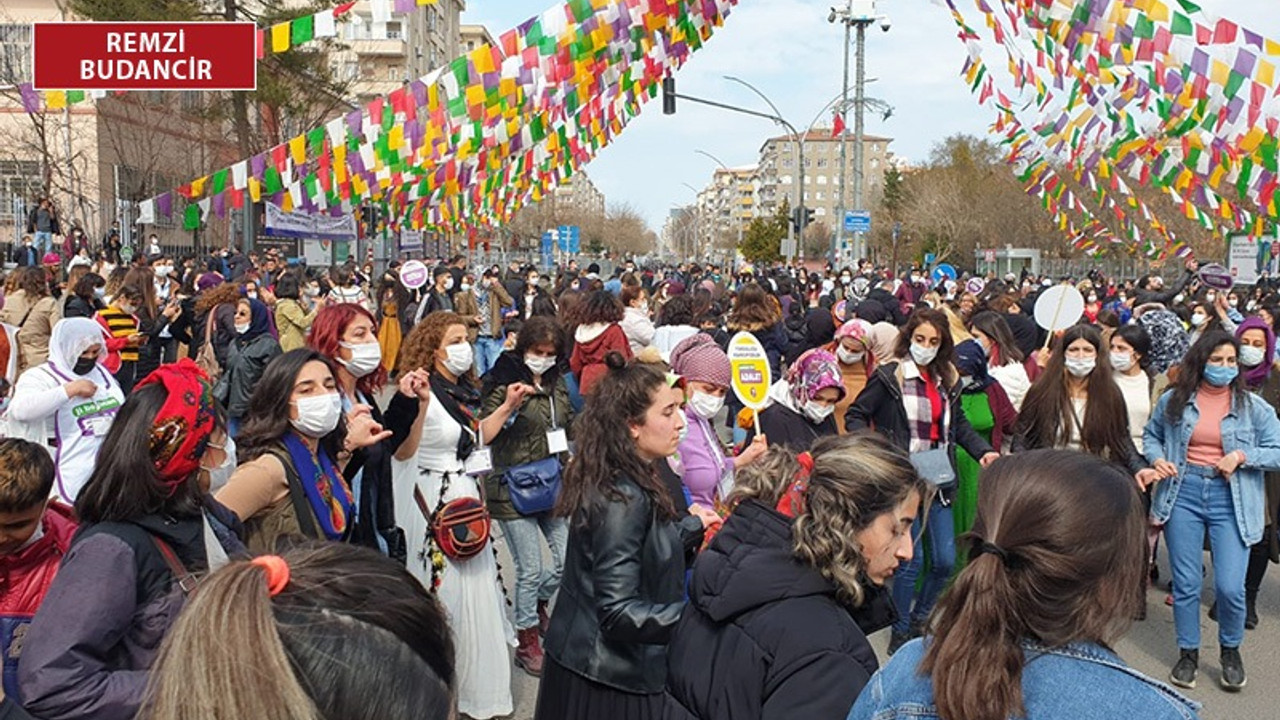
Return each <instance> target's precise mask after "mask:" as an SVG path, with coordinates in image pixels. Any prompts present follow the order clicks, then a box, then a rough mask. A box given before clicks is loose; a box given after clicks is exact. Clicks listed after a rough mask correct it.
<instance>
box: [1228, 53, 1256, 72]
mask: <svg viewBox="0 0 1280 720" xmlns="http://www.w3.org/2000/svg"><path fill="white" fill-rule="evenodd" d="M1257 63H1258V57H1257V56H1256V55H1254V54H1253V53H1251V52H1249V51H1248V50H1245V49H1244V48H1240V50H1239V51H1238V52H1237V53H1236V64H1235V68H1234V69H1235V71H1236V72H1238V73H1240V74H1241V75H1244V76H1245V77H1252V76H1253V68H1254V66H1255V65H1257Z"/></svg>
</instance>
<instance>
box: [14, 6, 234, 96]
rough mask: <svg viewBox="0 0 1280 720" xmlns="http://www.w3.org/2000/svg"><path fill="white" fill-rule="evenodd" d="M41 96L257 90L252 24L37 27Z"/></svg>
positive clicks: (35, 44) (34, 47)
mask: <svg viewBox="0 0 1280 720" xmlns="http://www.w3.org/2000/svg"><path fill="white" fill-rule="evenodd" d="M32 55H33V60H34V68H33V71H34V72H33V74H34V83H33V84H34V86H35V88H36V89H37V90H254V89H256V88H257V85H258V62H257V26H255V25H254V24H253V23H249V22H194V23H159V22H157V23H141V22H123V23H117V22H110V23H108V22H65V23H35V33H34V38H33V42H32Z"/></svg>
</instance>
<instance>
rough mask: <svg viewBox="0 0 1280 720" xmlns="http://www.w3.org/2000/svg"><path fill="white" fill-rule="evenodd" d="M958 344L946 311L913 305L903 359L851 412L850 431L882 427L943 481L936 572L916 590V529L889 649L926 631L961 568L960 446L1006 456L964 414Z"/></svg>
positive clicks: (930, 534) (986, 458) (934, 539)
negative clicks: (955, 361) (956, 511)
mask: <svg viewBox="0 0 1280 720" xmlns="http://www.w3.org/2000/svg"><path fill="white" fill-rule="evenodd" d="M953 351H954V345H953V344H952V341H951V328H950V324H949V322H948V320H947V316H946V315H944V314H943V313H941V312H940V311H937V310H930V309H927V308H926V309H923V310H917V311H916V312H914V313H912V315H911V318H910V319H908V320H907V324H906V325H905V326H904V327H903V328H902V333H901V334H900V335H899V336H898V344H897V346H896V348H895V349H894V356H895V357H900V358H902V359H901V360H899V361H897V362H892V363H886V364H883V365H881V366H880V367H879V368H877V369H876V371H875V372H874V373H873V374H872V375H871V380H869V381H868V382H867V387H866V389H865V390H863V391H862V394H861V395H859V396H858V398H857V399H856V400H854V401H853V405H852V406H850V407H849V413H848V416H847V417H846V418H845V426H846V427H848V428H849V430H850V431H851V432H852V431H855V430H862V429H865V428H875V429H876V430H877V431H878V432H880V433H881V434H883V435H885V436H886V437H888V438H889V440H890V442H892V443H893V444H894V446H896V447H897V448H898V449H900V450H903V451H905V452H907V453H909V454H910V455H911V456H912V460H913V462H916V463H918V464H919V466H920V467H921V469H922V474H924V475H925V479H926V480H931V481H933V482H934V483H935V484H939V483H941V487H940V490H941V491H940V492H939V493H938V494H937V496H936V497H935V498H934V499H933V500H932V502H930V503H929V507H928V508H927V509H926V512H927V517H926V518H925V522H924V531H923V532H924V533H927V537H925V539H924V542H927V543H928V545H929V561H930V568H929V573H928V574H927V575H926V576H925V578H924V582H922V583H921V584H920V589H919V591H917V590H916V576H917V575H918V574H919V572H920V568H921V566H922V565H923V564H924V549H923V547H924V546H923V543H922V542H921V541H920V538H919V531H917V533H916V535H917V537H916V538H915V540H916V545H915V554H914V555H913V556H912V558H911V562H910V563H908V564H907V565H906V567H904V568H902V571H901V572H900V573H899V575H898V579H897V580H896V581H894V583H893V602H894V604H895V605H897V608H898V619H897V621H896V622H895V623H894V625H893V633H892V635H891V637H890V641H889V652H890V654H892V653H893V652H894V651H896V650H897V649H898V648H899V647H901V646H902V644H903V643H905V642H906V641H907V640H909V639H910V638H911V637H912V636H913V635H915V636H918V635H919V634H920V633H922V632H923V631H924V623H925V619H926V618H928V617H929V613H930V611H932V610H933V605H934V603H935V602H937V600H938V595H939V593H941V592H942V588H943V586H944V585H945V584H946V582H947V579H948V578H950V577H951V572H952V570H953V569H954V568H955V562H956V545H955V517H954V515H953V513H952V508H951V504H952V502H953V501H954V500H955V495H956V487H955V482H954V478H955V467H956V461H955V456H956V448H957V447H960V448H963V449H964V450H965V452H967V453H969V455H970V456H971V457H974V458H978V462H979V463H980V464H981V465H982V466H983V467H986V466H987V465H990V464H991V462H992V461H993V460H995V459H996V458H997V457H999V455H998V454H997V453H996V452H995V450H994V449H993V448H992V447H991V444H990V443H988V442H987V441H986V440H984V439H983V438H982V436H981V435H979V434H978V433H977V431H975V430H974V429H973V426H972V425H970V424H969V420H968V418H967V417H966V416H965V414H964V406H963V403H962V401H961V392H960V391H961V387H960V382H959V374H958V373H957V372H956V369H955V367H954V366H953V365H952V364H951V357H952V353H953ZM926 465H927V466H928V468H929V469H928V470H926V469H925V467H926ZM948 474H949V476H950V477H947V475H948Z"/></svg>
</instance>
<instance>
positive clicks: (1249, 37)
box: [1240, 28, 1262, 50]
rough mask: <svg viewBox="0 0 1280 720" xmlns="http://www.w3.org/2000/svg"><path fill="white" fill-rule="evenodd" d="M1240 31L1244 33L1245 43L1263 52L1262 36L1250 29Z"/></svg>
mask: <svg viewBox="0 0 1280 720" xmlns="http://www.w3.org/2000/svg"><path fill="white" fill-rule="evenodd" d="M1240 30H1241V31H1242V32H1243V33H1244V41H1245V42H1246V43H1247V44H1249V45H1252V46H1254V47H1256V48H1258V49H1259V50H1261V49H1262V36H1261V35H1259V34H1258V33H1256V32H1253V31H1252V30H1249V29H1248V28H1240Z"/></svg>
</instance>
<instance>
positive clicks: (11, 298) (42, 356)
mask: <svg viewBox="0 0 1280 720" xmlns="http://www.w3.org/2000/svg"><path fill="white" fill-rule="evenodd" d="M14 278H15V280H14V282H15V283H16V285H17V288H18V289H17V290H15V291H14V292H12V293H9V294H8V295H6V296H5V298H4V308H3V309H0V322H2V323H5V324H7V325H12V326H14V327H16V328H18V374H19V375H21V374H22V373H23V372H24V371H26V369H27V368H33V367H35V366H37V365H39V364H41V363H43V362H44V361H45V360H47V359H48V358H49V336H50V334H51V333H52V332H53V310H54V305H55V302H56V301H55V300H54V299H53V297H52V296H50V295H49V283H48V282H46V278H45V273H44V270H42V269H41V268H38V267H24V268H18V269H17V270H16V271H14Z"/></svg>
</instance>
